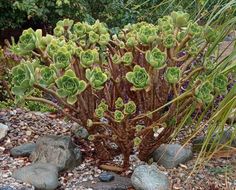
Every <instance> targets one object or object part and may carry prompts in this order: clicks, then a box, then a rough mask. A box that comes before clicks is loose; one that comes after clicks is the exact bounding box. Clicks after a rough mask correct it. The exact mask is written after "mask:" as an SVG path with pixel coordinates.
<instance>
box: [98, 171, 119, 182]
mask: <svg viewBox="0 0 236 190" xmlns="http://www.w3.org/2000/svg"><path fill="white" fill-rule="evenodd" d="M114 178H115V177H114V175H112V174H111V173H108V172H103V173H101V174H100V175H99V176H98V179H99V180H100V181H102V182H109V181H112V180H114Z"/></svg>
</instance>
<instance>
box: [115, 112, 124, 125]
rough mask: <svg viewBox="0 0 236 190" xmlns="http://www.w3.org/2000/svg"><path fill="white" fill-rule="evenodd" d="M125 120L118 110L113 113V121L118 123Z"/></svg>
mask: <svg viewBox="0 0 236 190" xmlns="http://www.w3.org/2000/svg"><path fill="white" fill-rule="evenodd" d="M124 118H125V115H124V114H123V113H122V111H120V110H116V111H115V112H114V119H115V121H116V122H118V123H120V122H121V121H122V120H123V119H124Z"/></svg>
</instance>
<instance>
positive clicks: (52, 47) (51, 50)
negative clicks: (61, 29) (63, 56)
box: [46, 38, 65, 58]
mask: <svg viewBox="0 0 236 190" xmlns="http://www.w3.org/2000/svg"><path fill="white" fill-rule="evenodd" d="M60 39H61V38H57V39H56V38H52V39H51V41H50V43H49V44H48V46H47V48H46V50H47V53H48V55H49V56H50V57H52V58H53V56H54V54H56V53H57V52H58V50H59V49H60V48H62V47H63V46H64V45H65V40H64V39H63V40H60Z"/></svg>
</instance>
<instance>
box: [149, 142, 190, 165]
mask: <svg viewBox="0 0 236 190" xmlns="http://www.w3.org/2000/svg"><path fill="white" fill-rule="evenodd" d="M192 156H193V153H192V150H191V149H188V148H184V147H182V146H181V145H179V144H163V145H161V146H160V147H159V148H158V149H157V150H155V151H154V152H153V160H154V161H155V162H157V164H160V165H162V166H164V167H165V168H174V167H176V166H178V165H179V164H183V163H185V162H186V161H188V160H190V159H191V158H192Z"/></svg>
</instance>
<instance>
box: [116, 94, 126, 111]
mask: <svg viewBox="0 0 236 190" xmlns="http://www.w3.org/2000/svg"><path fill="white" fill-rule="evenodd" d="M115 107H116V109H120V108H122V107H124V101H123V99H122V98H121V97H119V98H117V99H116V101H115Z"/></svg>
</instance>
